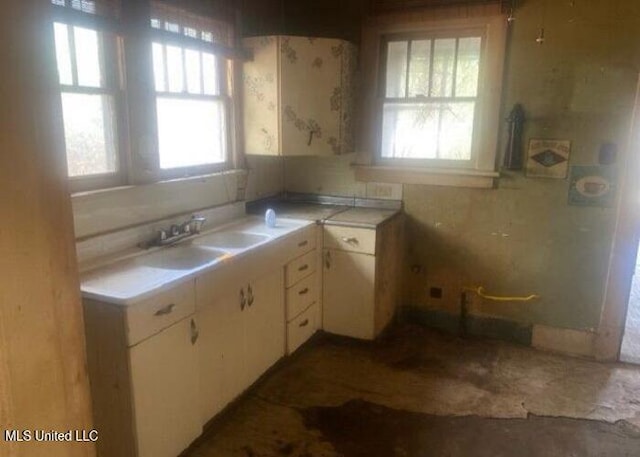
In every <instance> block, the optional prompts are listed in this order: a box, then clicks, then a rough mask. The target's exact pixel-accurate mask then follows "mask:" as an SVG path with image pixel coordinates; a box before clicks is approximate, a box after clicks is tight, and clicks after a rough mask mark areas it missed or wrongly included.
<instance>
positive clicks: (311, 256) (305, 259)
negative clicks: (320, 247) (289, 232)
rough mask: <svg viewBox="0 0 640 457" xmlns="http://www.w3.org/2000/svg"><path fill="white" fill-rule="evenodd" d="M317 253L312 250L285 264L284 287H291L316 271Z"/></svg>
mask: <svg viewBox="0 0 640 457" xmlns="http://www.w3.org/2000/svg"><path fill="white" fill-rule="evenodd" d="M316 256H317V251H316V250H315V249H314V250H313V251H311V252H308V253H306V254H305V255H303V256H301V257H298V258H297V259H295V260H292V261H291V262H289V263H288V264H287V273H286V286H287V287H291V286H293V285H294V284H295V283H297V282H298V281H300V280H301V279H302V278H304V277H306V276H309V275H310V274H311V273H313V272H315V271H316V264H317V263H318V258H317V257H316Z"/></svg>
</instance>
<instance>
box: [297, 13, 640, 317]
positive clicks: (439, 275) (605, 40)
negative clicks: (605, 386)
mask: <svg viewBox="0 0 640 457" xmlns="http://www.w3.org/2000/svg"><path fill="white" fill-rule="evenodd" d="M521 3H522V5H521V7H520V8H519V9H518V11H517V12H516V21H515V23H514V25H513V29H512V33H511V37H510V40H509V41H510V46H509V50H508V62H507V74H506V85H505V96H504V103H503V109H504V111H505V112H507V111H508V110H510V109H511V107H512V106H513V104H514V103H522V104H523V105H524V108H525V111H526V114H527V119H528V121H527V124H526V127H525V141H527V142H528V139H529V138H532V137H542V138H550V139H568V140H571V141H572V155H571V165H590V164H596V163H597V155H598V150H599V148H600V145H601V144H602V143H604V142H614V143H616V144H617V145H618V147H619V151H620V154H621V155H622V154H625V153H626V152H625V146H626V141H627V135H628V131H629V127H630V121H631V114H632V106H633V100H634V95H635V87H636V83H637V77H638V66H639V64H640V33H638V30H640V2H634V1H622V0H614V1H612V0H589V1H586V0H574V1H560V2H555V1H549V0H526V1H524V2H521ZM540 27H544V28H545V36H546V41H545V43H544V44H543V45H538V44H537V43H536V42H535V39H536V37H537V36H538V32H539V29H540ZM505 142H506V132H501V144H502V146H501V151H503V150H504V144H505ZM348 163H349V160H348V159H345V158H337V159H334V160H328V161H327V160H319V159H300V158H296V159H291V160H289V159H288V160H287V161H286V166H285V187H286V188H287V189H288V190H296V191H309V192H322V193H326V194H342V195H344V194H349V195H350V194H351V193H357V192H361V189H362V186H361V184H358V183H355V182H353V181H352V182H349V181H348V180H349V179H353V177H352V176H353V175H352V174H351V172H350V170H349V169H348ZM340 166H342V167H343V169H342V170H341V171H340V169H339V167H340ZM305 174H306V175H308V176H312V179H309V180H307V181H305V180H302V179H300V176H303V175H305ZM337 176H340V177H341V180H340V182H337V180H336V177H337ZM305 182H306V183H308V185H305ZM568 188H569V181H568V180H550V179H539V178H538V179H536V178H525V177H524V176H523V175H522V174H521V173H510V174H505V175H504V176H503V177H502V178H501V179H500V181H499V188H498V189H494V190H477V189H459V188H445V187H434V186H417V185H406V186H404V196H403V200H404V203H405V208H406V213H407V215H408V224H407V227H408V240H409V247H408V249H409V255H408V264H407V266H406V272H405V275H406V278H407V282H406V287H405V292H406V294H405V302H406V303H407V304H411V305H416V306H420V307H425V308H434V309H444V310H449V311H451V312H452V313H457V312H458V307H459V293H460V289H461V287H462V286H463V285H483V286H485V287H486V288H487V289H488V290H489V291H490V292H491V293H495V294H508V295H521V294H522V295H528V294H529V293H537V294H539V295H540V296H541V299H540V300H538V301H536V302H531V303H528V304H522V303H520V304H509V303H506V304H505V303H498V304H490V303H483V302H482V301H480V300H474V303H473V304H472V307H471V312H472V313H476V314H485V315H491V316H498V317H505V318H507V319H512V320H516V321H520V322H523V323H535V324H545V325H548V326H553V327H564V328H574V329H586V328H596V327H597V326H598V322H599V318H600V313H601V309H602V303H603V297H604V288H605V283H606V275H607V266H608V261H609V255H610V252H611V245H612V238H613V229H614V222H615V221H614V217H615V211H614V209H609V208H582V207H575V206H569V205H568V204H567V192H568ZM411 266H415V267H416V268H414V269H413V272H412V271H411V268H410V267H411ZM430 287H441V288H442V289H443V296H442V298H440V299H434V298H430V297H429V293H428V292H429V288H430Z"/></svg>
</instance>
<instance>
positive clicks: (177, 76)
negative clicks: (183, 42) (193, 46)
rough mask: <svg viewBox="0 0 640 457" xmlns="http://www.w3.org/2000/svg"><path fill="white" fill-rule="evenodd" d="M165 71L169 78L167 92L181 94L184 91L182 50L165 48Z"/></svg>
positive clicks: (173, 47) (172, 47) (171, 47)
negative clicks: (166, 70)
mask: <svg viewBox="0 0 640 457" xmlns="http://www.w3.org/2000/svg"><path fill="white" fill-rule="evenodd" d="M167 69H168V76H169V92H182V91H183V90H184V66H183V63H182V48H178V47H176V46H167Z"/></svg>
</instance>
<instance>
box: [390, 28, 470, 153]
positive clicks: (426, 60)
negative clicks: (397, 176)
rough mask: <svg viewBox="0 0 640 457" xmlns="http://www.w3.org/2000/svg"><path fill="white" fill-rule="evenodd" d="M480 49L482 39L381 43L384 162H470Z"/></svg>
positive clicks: (415, 39)
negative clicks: (383, 66)
mask: <svg viewBox="0 0 640 457" xmlns="http://www.w3.org/2000/svg"><path fill="white" fill-rule="evenodd" d="M481 49H482V36H481V35H477V36H473V35H471V36H432V37H425V36H415V37H403V38H399V39H396V38H391V39H387V40H385V41H384V45H383V53H384V56H385V58H384V59H383V62H384V65H385V68H384V70H385V71H384V74H385V76H386V77H385V80H384V85H383V96H382V106H381V118H382V119H381V121H382V122H381V124H382V125H381V131H382V132H381V139H380V158H381V160H382V161H389V160H405V161H406V160H414V161H415V160H419V161H425V160H428V161H429V164H431V165H435V164H438V163H441V164H446V165H453V166H461V165H462V166H464V165H466V164H470V163H471V161H472V159H473V156H474V150H473V138H474V126H475V124H476V122H475V121H476V119H475V118H476V111H477V105H478V87H479V78H480V59H481Z"/></svg>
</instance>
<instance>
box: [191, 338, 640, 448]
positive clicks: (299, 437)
mask: <svg viewBox="0 0 640 457" xmlns="http://www.w3.org/2000/svg"><path fill="white" fill-rule="evenodd" d="M514 455H518V456H536V457H537V456H544V457H553V456H580V457H583V456H616V457H617V456H634V457H635V456H639V457H640V368H638V367H636V366H632V365H624V364H601V363H597V362H592V361H588V360H581V359H576V358H568V357H563V356H558V355H553V354H548V353H543V352H539V351H535V350H532V349H530V348H525V347H519V346H514V345H510V344H507V343H502V342H496V341H487V340H478V339H460V338H457V337H453V336H449V335H444V334H440V333H437V332H434V331H430V330H425V329H422V328H419V327H414V326H402V327H399V328H397V329H396V330H395V331H393V332H391V334H390V335H389V336H388V337H387V338H386V339H385V340H384V341H381V342H379V343H374V344H360V343H355V342H352V341H344V340H336V339H333V338H322V339H320V340H318V341H316V342H314V343H313V344H311V345H309V346H307V347H305V348H303V349H302V350H301V352H299V353H297V354H295V355H294V356H293V357H291V358H290V359H289V360H287V361H286V362H284V363H283V364H281V365H280V366H279V367H278V368H276V369H275V370H274V371H273V372H272V373H270V374H269V375H268V376H267V377H266V378H265V379H264V380H263V381H261V382H260V383H259V384H258V385H257V386H256V387H255V388H254V389H253V390H251V391H250V393H249V394H248V395H247V396H245V397H244V398H243V399H242V400H241V401H239V402H238V403H237V404H235V405H233V406H232V407H231V408H230V410H229V411H227V412H226V413H224V415H223V417H222V418H221V419H220V420H219V421H217V422H216V423H215V424H213V426H212V427H211V428H210V429H209V430H208V431H207V433H206V434H205V436H204V437H203V439H201V440H200V441H199V442H198V443H197V444H196V445H195V446H194V447H193V448H192V449H191V450H190V451H189V452H188V453H187V456H188V457H226V456H229V457H236V456H237V457H271V456H273V457H278V456H293V457H312V456H313V457H337V456H344V457H365V456H366V457H405V456H406V457H423V456H424V457H426V456H451V457H453V456H456V457H457V456H460V457H462V456H465V457H475V456H478V457H481V456H482V457H484V456H487V457H489V456H492V457H496V456H514Z"/></svg>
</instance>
